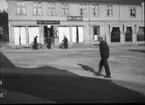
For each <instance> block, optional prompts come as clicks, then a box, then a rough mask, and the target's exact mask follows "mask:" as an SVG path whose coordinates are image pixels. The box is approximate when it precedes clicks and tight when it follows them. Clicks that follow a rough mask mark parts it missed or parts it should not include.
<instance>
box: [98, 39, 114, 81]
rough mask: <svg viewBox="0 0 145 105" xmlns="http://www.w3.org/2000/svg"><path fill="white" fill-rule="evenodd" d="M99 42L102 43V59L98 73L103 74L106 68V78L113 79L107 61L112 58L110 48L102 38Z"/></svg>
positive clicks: (100, 46) (100, 47) (100, 48)
mask: <svg viewBox="0 0 145 105" xmlns="http://www.w3.org/2000/svg"><path fill="white" fill-rule="evenodd" d="M98 40H99V42H100V44H99V50H100V57H101V60H100V63H99V71H98V73H99V74H101V71H102V67H103V66H104V67H105V72H106V76H105V77H107V78H111V73H110V68H109V65H108V61H107V60H108V58H109V56H110V52H109V46H108V44H107V42H105V41H104V40H103V38H102V37H101V36H98Z"/></svg>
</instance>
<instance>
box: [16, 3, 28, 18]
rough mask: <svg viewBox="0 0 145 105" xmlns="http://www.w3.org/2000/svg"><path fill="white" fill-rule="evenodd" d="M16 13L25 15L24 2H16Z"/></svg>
mask: <svg viewBox="0 0 145 105" xmlns="http://www.w3.org/2000/svg"><path fill="white" fill-rule="evenodd" d="M16 8H17V12H16V14H17V15H26V7H25V5H24V2H17V7H16Z"/></svg>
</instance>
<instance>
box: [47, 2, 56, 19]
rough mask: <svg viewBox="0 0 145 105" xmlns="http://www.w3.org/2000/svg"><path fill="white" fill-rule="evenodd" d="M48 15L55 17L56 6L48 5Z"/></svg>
mask: <svg viewBox="0 0 145 105" xmlns="http://www.w3.org/2000/svg"><path fill="white" fill-rule="evenodd" d="M48 15H49V16H55V15H56V6H55V4H54V3H49V4H48Z"/></svg>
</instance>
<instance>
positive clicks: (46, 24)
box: [7, 0, 145, 46]
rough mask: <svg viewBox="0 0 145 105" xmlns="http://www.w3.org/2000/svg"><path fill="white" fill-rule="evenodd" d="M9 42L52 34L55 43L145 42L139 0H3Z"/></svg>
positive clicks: (24, 42)
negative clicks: (99, 37)
mask: <svg viewBox="0 0 145 105" xmlns="http://www.w3.org/2000/svg"><path fill="white" fill-rule="evenodd" d="M7 3H8V14H9V18H8V19H9V42H10V44H11V45H13V46H17V45H18V46H29V45H31V43H32V42H33V38H34V37H35V36H38V42H39V43H41V44H44V43H45V42H44V40H45V38H46V37H52V39H53V40H54V41H53V43H54V44H59V43H60V42H61V41H62V39H63V36H64V35H65V36H66V37H67V38H68V40H69V44H73V43H84V44H94V43H97V36H98V35H101V36H103V38H104V40H106V41H107V42H108V43H109V44H140V43H145V35H144V31H145V27H144V1H143V0H7Z"/></svg>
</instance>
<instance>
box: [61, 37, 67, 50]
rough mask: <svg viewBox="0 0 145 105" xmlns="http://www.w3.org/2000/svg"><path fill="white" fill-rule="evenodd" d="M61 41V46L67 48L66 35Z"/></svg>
mask: <svg viewBox="0 0 145 105" xmlns="http://www.w3.org/2000/svg"><path fill="white" fill-rule="evenodd" d="M62 43H63V48H65V49H67V48H68V39H67V37H66V36H64V39H63V41H62Z"/></svg>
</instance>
